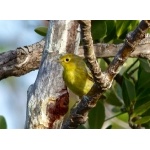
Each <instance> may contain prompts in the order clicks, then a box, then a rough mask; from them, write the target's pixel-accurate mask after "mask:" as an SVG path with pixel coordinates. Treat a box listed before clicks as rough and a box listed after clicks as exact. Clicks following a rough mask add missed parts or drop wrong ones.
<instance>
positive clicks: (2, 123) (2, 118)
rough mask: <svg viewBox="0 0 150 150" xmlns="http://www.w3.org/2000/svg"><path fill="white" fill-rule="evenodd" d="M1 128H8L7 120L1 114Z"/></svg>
mask: <svg viewBox="0 0 150 150" xmlns="http://www.w3.org/2000/svg"><path fill="white" fill-rule="evenodd" d="M0 129H7V124H6V120H5V118H4V117H3V116H0Z"/></svg>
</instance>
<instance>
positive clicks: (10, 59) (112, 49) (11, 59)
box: [0, 37, 150, 80]
mask: <svg viewBox="0 0 150 150" xmlns="http://www.w3.org/2000/svg"><path fill="white" fill-rule="evenodd" d="M44 44H45V40H44V39H43V40H41V41H39V42H37V43H35V44H32V45H28V46H24V47H18V48H17V49H16V50H10V51H7V52H3V53H0V80H2V79H5V78H7V77H10V76H16V77H18V76H21V75H24V74H27V73H29V72H30V71H34V70H36V69H38V68H39V65H40V62H41V57H42V52H43V48H44ZM76 44H77V45H78V43H76ZM122 46H123V43H122V44H117V45H115V44H100V43H99V44H94V51H95V55H96V57H97V58H102V57H114V56H115V55H116V54H117V52H118V51H119V49H121V47H122ZM78 55H79V56H81V57H84V51H83V47H82V46H80V47H79V50H78ZM130 57H136V58H139V57H140V58H146V59H149V60H150V37H146V38H145V39H143V40H142V41H141V42H140V43H139V44H138V45H137V47H136V48H135V51H134V52H133V53H131V55H130Z"/></svg>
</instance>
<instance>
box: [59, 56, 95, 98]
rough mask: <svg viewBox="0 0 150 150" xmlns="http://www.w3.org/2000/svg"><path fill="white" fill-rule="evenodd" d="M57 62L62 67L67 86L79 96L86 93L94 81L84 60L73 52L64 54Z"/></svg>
mask: <svg viewBox="0 0 150 150" xmlns="http://www.w3.org/2000/svg"><path fill="white" fill-rule="evenodd" d="M59 62H60V63H61V65H62V66H63V68H64V71H63V79H64V81H65V84H66V85H67V87H68V88H69V89H70V90H71V91H72V92H73V93H75V94H76V95H78V96H79V97H82V96H83V95H86V94H87V93H88V92H89V90H90V89H91V87H92V86H93V84H94V83H93V78H92V75H91V72H90V71H89V70H88V68H87V66H86V64H85V62H84V60H83V59H82V58H81V57H79V56H77V55H75V54H65V55H63V56H61V57H60V59H59Z"/></svg>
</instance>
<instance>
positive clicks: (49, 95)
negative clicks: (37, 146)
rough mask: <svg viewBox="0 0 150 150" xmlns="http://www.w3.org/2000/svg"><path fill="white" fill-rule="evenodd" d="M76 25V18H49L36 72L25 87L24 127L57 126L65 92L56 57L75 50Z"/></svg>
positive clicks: (65, 100)
mask: <svg viewBox="0 0 150 150" xmlns="http://www.w3.org/2000/svg"><path fill="white" fill-rule="evenodd" d="M77 28H78V23H77V22H76V21H50V25H49V28H48V33H47V37H46V43H45V47H44V51H43V55H42V60H41V63H40V68H39V72H38V75H37V78H36V81H35V83H34V84H33V85H31V86H30V88H29V89H28V100H27V101H28V103H27V114H26V116H27V118H26V128H32V129H33V128H34V129H35V128H36V129H37V128H40V129H41V128H46V129H47V128H61V124H62V121H63V118H64V115H65V114H66V112H67V110H68V102H69V95H68V91H67V89H66V87H65V84H64V81H63V79H62V67H61V66H60V64H59V63H58V61H57V60H58V58H59V55H60V54H61V53H65V52H74V50H75V49H78V45H77V44H76V43H79V42H78V40H79V39H78V38H77V37H78V36H77V35H78V34H77V33H78V32H77Z"/></svg>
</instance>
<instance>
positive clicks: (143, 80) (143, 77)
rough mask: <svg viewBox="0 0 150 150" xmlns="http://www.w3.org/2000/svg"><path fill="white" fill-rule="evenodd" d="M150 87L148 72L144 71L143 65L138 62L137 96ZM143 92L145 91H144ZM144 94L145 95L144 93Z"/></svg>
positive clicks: (149, 74)
mask: <svg viewBox="0 0 150 150" xmlns="http://www.w3.org/2000/svg"><path fill="white" fill-rule="evenodd" d="M149 88H150V73H149V72H146V71H145V69H144V68H143V66H142V65H141V64H140V66H139V70H138V81H137V83H136V93H137V96H139V95H140V97H142V96H141V95H143V94H142V93H143V92H145V91H147V89H149ZM144 94H145V93H144ZM144 96H145V95H144Z"/></svg>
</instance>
